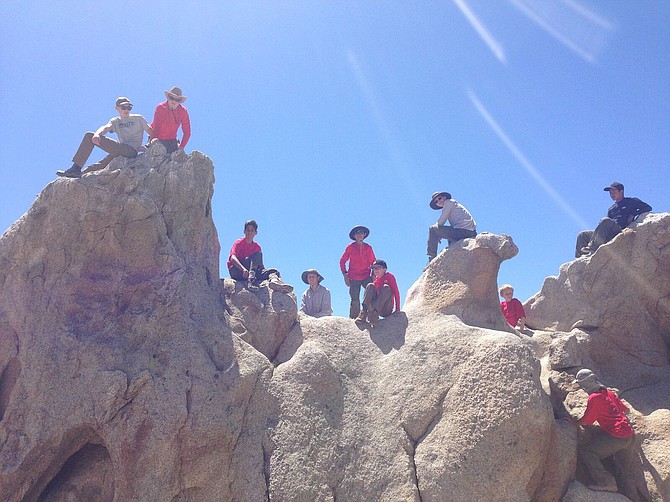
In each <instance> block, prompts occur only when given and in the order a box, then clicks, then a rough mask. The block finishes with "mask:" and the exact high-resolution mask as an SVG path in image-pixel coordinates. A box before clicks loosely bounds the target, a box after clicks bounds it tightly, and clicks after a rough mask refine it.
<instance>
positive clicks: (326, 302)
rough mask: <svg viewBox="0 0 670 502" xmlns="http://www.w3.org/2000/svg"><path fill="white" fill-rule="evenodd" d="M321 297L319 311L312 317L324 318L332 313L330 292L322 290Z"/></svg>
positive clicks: (325, 289) (326, 289)
mask: <svg viewBox="0 0 670 502" xmlns="http://www.w3.org/2000/svg"><path fill="white" fill-rule="evenodd" d="M323 289H324V291H323V295H322V296H321V309H320V310H319V311H318V312H317V313H316V314H314V317H325V316H327V315H330V314H332V313H333V309H332V307H331V306H330V290H329V289H328V288H323Z"/></svg>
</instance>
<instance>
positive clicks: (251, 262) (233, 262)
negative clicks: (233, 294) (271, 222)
mask: <svg viewBox="0 0 670 502" xmlns="http://www.w3.org/2000/svg"><path fill="white" fill-rule="evenodd" d="M257 233H258V223H256V221H255V220H248V221H246V222H245V223H244V237H242V238H240V239H237V240H236V241H235V242H234V243H233V247H232V248H231V249H230V255H229V256H228V264H227V266H228V272H229V273H230V277H231V278H233V279H235V280H236V281H243V280H245V279H246V280H247V287H248V288H249V289H258V285H259V284H260V283H261V282H262V281H266V280H267V281H269V286H270V289H272V290H273V291H279V292H281V293H290V292H291V291H293V286H291V285H290V284H284V283H283V282H282V281H281V275H280V274H279V271H278V270H277V269H276V268H267V269H266V268H265V267H264V265H263V253H262V251H261V246H260V245H259V244H258V243H257V242H255V241H254V237H256V234H257Z"/></svg>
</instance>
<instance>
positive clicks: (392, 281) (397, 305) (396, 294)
mask: <svg viewBox="0 0 670 502" xmlns="http://www.w3.org/2000/svg"><path fill="white" fill-rule="evenodd" d="M389 279H390V281H389V282H390V285H391V290H392V291H393V300H394V301H395V310H394V313H396V312H400V290H399V289H398V283H397V282H396V280H395V276H394V275H391V277H390V278H389Z"/></svg>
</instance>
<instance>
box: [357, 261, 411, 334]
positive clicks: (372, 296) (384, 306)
mask: <svg viewBox="0 0 670 502" xmlns="http://www.w3.org/2000/svg"><path fill="white" fill-rule="evenodd" d="M387 268H388V267H387V266H386V262H385V261H384V260H375V261H374V263H373V264H372V273H373V274H374V276H375V280H374V282H373V283H371V284H368V285H367V286H365V293H364V294H363V309H362V310H361V312H360V313H359V314H358V316H357V317H356V324H362V323H365V322H367V323H369V324H370V326H374V325H375V324H377V322H378V321H379V317H388V316H390V315H391V314H394V313H395V312H400V290H399V289H398V283H397V282H396V280H395V276H394V275H393V274H391V273H390V272H387ZM394 306H395V309H394Z"/></svg>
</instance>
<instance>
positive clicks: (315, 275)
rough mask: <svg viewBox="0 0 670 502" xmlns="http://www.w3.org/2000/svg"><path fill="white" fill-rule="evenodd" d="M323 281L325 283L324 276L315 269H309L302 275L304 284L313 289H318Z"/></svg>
mask: <svg viewBox="0 0 670 502" xmlns="http://www.w3.org/2000/svg"><path fill="white" fill-rule="evenodd" d="M321 281H323V276H322V275H321V274H320V273H319V272H318V270H316V269H315V268H310V269H307V270H305V271H304V272H303V273H302V282H304V283H305V284H309V286H310V287H311V288H314V289H316V287H317V286H318V285H319V283H320V282H321Z"/></svg>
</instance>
